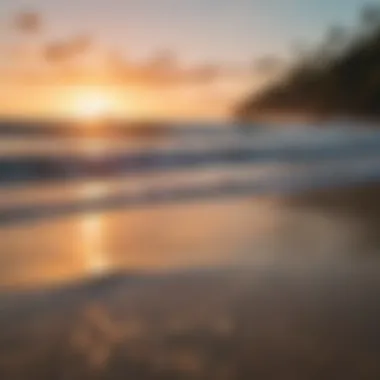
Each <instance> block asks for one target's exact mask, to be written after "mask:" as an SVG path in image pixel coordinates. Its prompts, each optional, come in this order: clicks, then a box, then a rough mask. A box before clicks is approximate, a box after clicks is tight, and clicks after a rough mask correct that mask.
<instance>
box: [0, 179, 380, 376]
mask: <svg viewBox="0 0 380 380" xmlns="http://www.w3.org/2000/svg"><path fill="white" fill-rule="evenodd" d="M375 189H376V187H368V188H367V189H364V188H362V189H346V190H341V189H340V190H337V191H335V192H334V191H330V192H316V193H314V194H311V193H309V194H307V195H305V196H300V197H298V198H294V199H293V198H292V199H286V200H285V199H273V198H272V199H270V198H261V199H260V198H252V199H248V200H239V201H230V202H225V203H216V202H215V203H204V204H199V203H194V204H188V205H181V206H180V205H176V206H174V205H173V206H170V207H167V206H165V207H157V208H149V209H142V210H130V211H128V212H125V211H123V210H119V211H118V212H111V213H104V214H92V215H84V216H82V217H75V218H67V219H65V220H60V221H55V222H53V223H49V222H46V223H42V224H37V225H33V226H27V227H25V226H24V227H17V228H15V227H12V228H10V229H7V230H3V231H1V240H0V242H1V245H2V250H1V251H2V252H7V253H10V254H9V255H5V254H3V255H2V256H1V260H2V264H3V265H2V266H1V270H4V274H5V273H9V274H12V275H13V277H11V276H10V275H9V276H8V277H4V276H3V279H5V280H4V281H8V282H9V283H11V282H12V281H13V284H17V283H18V284H20V279H21V278H22V279H23V280H24V285H26V284H29V285H30V284H33V285H34V287H33V289H32V290H31V288H29V289H28V287H24V290H21V289H20V290H18V291H8V292H6V291H3V292H1V293H0V307H1V311H2V312H1V313H0V326H1V332H0V378H1V379H5V380H14V379H19V380H24V379H25V380H50V379H52V380H53V379H70V380H72V379H73V380H83V379H86V380H88V379H89V380H92V379H94V380H95V379H96V380H98V379H102V380H103V379H104V380H114V379H125V378H133V379H141V380H163V379H165V380H167V379H187V380H188V379H203V380H204V379H215V380H216V379H218V380H220V379H236V380H250V379H255V378H259V379H261V378H262V379H271V378H285V379H287V378H289V379H320V378H323V379H327V380H330V379H331V380H336V379H345V380H356V379H371V380H372V379H373V380H378V379H379V377H380V365H379V362H378V356H379V350H380V347H379V342H380V329H379V328H378V320H379V318H380V311H379V308H378V306H377V305H378V299H379V297H380V280H379V276H378V274H379V273H380V262H379V258H378V256H377V255H373V254H372V255H370V254H369V253H374V252H377V251H378V249H379V244H378V240H377V239H369V237H370V236H371V233H370V231H372V230H373V229H375V228H376V227H375V226H376V223H375V222H374V221H376V220H378V219H377V218H378V217H379V216H380V213H379V212H378V211H379V208H378V205H379V202H378V201H377V197H374V195H375V194H376V190H375ZM83 191H84V192H86V194H87V195H98V194H102V192H103V191H104V188H103V187H102V186H99V185H91V186H88V187H85V188H83ZM371 194H372V195H371ZM358 197H359V199H358ZM370 197H371V202H370V201H369V200H367V198H370ZM360 202H363V203H362V206H360V204H361V203H360ZM367 203H368V204H369V203H371V204H372V207H371V208H368V209H367V210H366V204H367ZM16 237H17V238H16ZM74 242H75V243H74ZM19 252H23V255H22V256H21V255H20V254H19ZM52 252H53V253H54V254H52ZM366 253H368V254H367V255H366ZM205 269H207V270H205ZM143 272H145V273H143ZM100 274H102V276H99V275H100ZM28 276H29V277H28ZM74 277H76V278H77V280H75V281H73V278H74ZM84 277H86V279H84ZM78 278H82V279H81V280H78ZM25 279H28V281H27V280H25ZM53 280H54V281H61V282H66V285H61V286H58V287H50V286H49V285H48V284H49V283H51V282H52V281H53ZM36 284H40V285H41V284H45V286H44V287H42V288H41V287H37V288H36V287H35V285H36ZM9 342H11V344H9Z"/></svg>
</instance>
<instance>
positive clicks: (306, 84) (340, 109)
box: [236, 5, 380, 120]
mask: <svg viewBox="0 0 380 380" xmlns="http://www.w3.org/2000/svg"><path fill="white" fill-rule="evenodd" d="M236 115H237V117H238V118H239V119H242V120H254V119H259V118H261V117H267V116H269V117H270V116H272V115H280V116H293V115H294V116H312V117H316V118H321V119H328V118H332V117H347V116H349V117H356V118H375V119H377V118H378V117H379V116H380V6H378V5H376V6H375V5H373V6H367V7H365V8H363V10H362V14H361V17H360V24H359V26H358V27H357V28H355V29H354V30H347V29H345V28H342V27H333V28H331V29H330V30H329V31H328V33H327V36H326V39H325V40H324V41H323V43H322V44H321V45H320V46H318V47H317V48H314V49H313V50H312V51H310V50H309V51H308V52H302V53H301V52H299V56H298V57H297V59H296V63H295V64H293V65H292V67H291V68H290V69H289V70H287V71H286V74H285V75H284V76H283V77H282V78H281V79H279V80H276V81H275V82H274V83H272V84H271V85H269V86H268V87H266V88H264V89H263V90H262V91H261V92H259V93H256V94H254V95H251V96H250V97H249V98H248V99H245V101H243V102H242V103H241V104H239V105H238V107H237V109H236Z"/></svg>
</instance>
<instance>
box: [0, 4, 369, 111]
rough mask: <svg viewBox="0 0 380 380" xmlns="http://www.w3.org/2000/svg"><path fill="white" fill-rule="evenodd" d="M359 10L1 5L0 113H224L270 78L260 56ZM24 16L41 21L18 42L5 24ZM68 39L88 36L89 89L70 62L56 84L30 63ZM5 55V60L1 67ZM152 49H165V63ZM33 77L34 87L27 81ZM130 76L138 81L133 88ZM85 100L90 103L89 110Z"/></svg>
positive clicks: (349, 20) (46, 70)
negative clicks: (165, 71)
mask: <svg viewBox="0 0 380 380" xmlns="http://www.w3.org/2000/svg"><path fill="white" fill-rule="evenodd" d="M366 3H368V1H364V0H80V1H79V0H65V1H55V0H34V1H33V0H29V1H27V0H24V1H22V0H1V2H0V30H1V32H0V36H1V37H0V43H1V47H2V50H1V51H0V54H1V53H2V55H3V58H2V59H1V61H0V62H1V70H2V72H1V73H0V75H1V78H2V82H3V86H2V88H1V89H0V113H2V114H12V115H14V114H16V115H17V114H21V115H29V114H30V115H54V114H58V115H68V116H75V114H80V113H81V110H80V109H79V108H80V107H88V109H89V110H90V111H91V110H92V109H93V108H95V106H96V104H99V106H100V108H99V113H100V111H101V109H103V108H104V110H103V111H104V113H106V111H109V113H110V114H117V115H119V114H120V115H123V116H130V115H133V116H134V115H137V116H141V115H144V114H146V115H148V116H149V114H151V116H168V117H170V116H173V115H174V116H178V117H185V118H188V117H196V118H197V117H199V118H202V117H215V116H216V117H218V116H225V115H227V114H228V112H229V111H230V108H231V106H232V105H233V103H234V102H236V101H237V100H238V99H240V98H241V97H242V96H243V95H244V94H246V93H247V92H249V91H251V90H252V89H254V88H257V87H259V86H261V85H262V84H263V83H265V81H266V80H268V77H267V76H268V75H267V74H268V73H266V74H263V73H261V72H258V71H257V72H254V70H253V68H254V62H257V61H259V60H260V59H263V58H266V57H276V58H279V59H280V60H283V61H285V62H286V60H288V59H289V57H291V56H292V48H294V46H296V45H299V44H301V45H302V44H303V43H306V44H307V45H313V43H317V42H318V41H320V40H321V39H322V38H323V36H324V34H325V33H326V30H328V28H329V27H330V26H332V25H337V24H338V25H343V26H347V27H353V26H354V25H355V23H357V16H358V12H359V10H360V8H361V7H362V6H363V5H365V4H366ZM28 10H31V11H35V12H38V13H39V14H40V16H41V20H42V27H41V32H40V34H38V35H36V36H29V38H27V41H26V42H25V41H24V42H23V44H24V45H22V44H21V45H20V41H19V40H20V36H17V33H16V35H14V34H15V33H14V31H12V20H13V18H14V17H15V15H16V14H17V13H18V12H20V11H28ZM76 36H86V37H87V36H88V39H89V40H90V45H91V49H89V50H91V52H86V54H87V55H88V56H89V57H87V58H86V59H87V61H86V62H87V63H86V65H87V64H88V62H90V65H89V66H86V65H85V66H83V65H84V63H83V59H82V61H81V63H80V64H81V65H82V66H81V67H82V71H83V70H84V71H85V72H86V75H87V76H91V78H92V80H91V84H89V83H87V82H86V83H84V82H83V75H82V76H81V79H78V75H77V74H75V75H74V74H73V63H72V62H71V63H70V67H68V64H67V63H65V65H64V67H63V68H62V65H61V66H60V69H59V70H60V75H61V76H62V77H63V78H64V80H62V78H61V79H60V80H57V73H56V72H57V70H56V69H54V70H55V72H54V73H53V74H52V68H51V67H50V66H49V65H48V64H46V62H44V63H42V61H40V60H39V59H40V58H41V57H39V58H38V57H37V58H38V59H37V58H36V55H38V54H39V53H40V52H41V51H42V50H41V46H45V47H46V46H47V47H46V48H44V49H45V50H44V51H50V50H51V49H50V50H47V49H48V48H49V46H50V47H51V46H57V42H58V43H62V41H71V42H72V41H77V40H78V39H77V40H75V38H76ZM32 37H33V38H32ZM55 41H57V42H55ZM71 42H70V43H71ZM54 43H55V45H54ZM33 44H35V45H36V46H39V47H38V49H37V48H35V47H33V46H34V45H33ZM49 44H50V45H49ZM10 46H11V47H12V49H13V50H12V49H11V48H10ZM20 46H22V49H21V48H20ZM17 49H18V50H17ZM33 49H34V50H33ZM11 50H12V54H13V55H12V59H13V62H12V63H11V64H10V65H9V62H8V65H7V64H6V59H7V58H8V57H7V54H9V51H11ZM14 51H16V52H17V54H14ZM160 51H162V52H165V51H169V58H170V59H169V61H168V56H167V55H165V54H164V55H163V53H158V52H160ZM20 52H21V53H20ZM15 55H16V56H17V57H18V58H17V59H18V61H17V59H16V58H15ZM111 58H112V62H113V64H112V65H113V66H112V73H111V74H110V70H109V64H107V65H108V66H107V68H108V69H107V70H108V71H107V70H105V69H104V62H105V61H107V62H109V61H110V60H111ZM26 62H27V65H28V66H29V67H30V68H32V67H34V68H33V70H34V71H33V70H32V74H33V75H31V74H30V73H29V74H28V75H27V76H26V77H27V78H28V79H25V78H26V77H25V78H24V76H23V75H26V74H25V73H23V74H22V75H21V74H20V73H21V71H20V72H17V70H16V68H18V66H20V65H21V66H25V63H26ZM163 62H164V63H165V62H166V64H167V65H169V64H170V65H171V67H170V70H169V69H168V70H169V72H170V73H169V74H170V75H169V76H170V78H171V79H170V80H169V81H168V80H167V78H166V76H165V78H166V79H163V80H161V79H162V78H161V77H162V74H160V75H159V76H157V75H156V74H157V71H158V69H162V67H158V65H159V64H161V65H162V64H163ZM168 62H169V63H168ZM173 62H174V63H173ZM61 63H62V62H61ZM210 65H212V68H213V69H212V70H213V71H211V74H210V70H208V67H209V66H210ZM172 66H175V67H174V68H173V67H172ZM83 67H85V69H83ZM90 67H91V68H90ZM147 67H148V69H147ZM24 68H25V67H24ZM136 68H138V70H137V69H136ZM140 68H142V69H141V70H140ZM149 70H150V71H149ZM105 71H107V73H106V74H105V73H104V72H105ZM63 72H64V74H62V73H63ZM216 72H217V75H216V77H217V78H216V80H213V81H212V83H209V82H208V81H207V80H204V77H206V79H207V78H208V77H209V76H210V75H214V74H215V73H216ZM90 73H92V74H91V75H90ZM131 73H133V74H131ZM136 73H137V74H136ZM127 74H128V75H127ZM165 75H166V74H165ZM31 77H33V78H34V79H35V80H34V81H30V78H31ZM111 77H112V78H111ZM131 77H133V78H135V77H136V78H137V77H138V78H139V79H138V80H137V79H136V80H132V81H131ZM94 78H95V80H94ZM157 78H159V79H160V80H159V82H160V83H158V84H157V83H156V82H157ZM173 78H175V79H173ZM200 78H201V79H200ZM202 78H203V79H202ZM5 79H6V80H5ZM16 82H17V83H16ZM153 82H154V83H153ZM167 82H170V86H167V84H168V83H167ZM173 82H174V86H173ZM152 84H154V85H152ZM164 85H165V86H164ZM84 86H87V88H85V87H84ZM94 88H95V89H94ZM78 89H79V90H78ZM92 89H94V90H92ZM86 97H87V98H86ZM102 97H103V99H100V98H102ZM86 99H88V100H86ZM92 99H95V103H96V104H95V106H94V104H92V105H91V104H89V103H91V101H92ZM86 102H87V104H86ZM107 104H108V105H107ZM168 104H170V106H168ZM107 107H108V109H107ZM84 111H85V110H84ZM94 111H96V110H94ZM83 113H86V112H83Z"/></svg>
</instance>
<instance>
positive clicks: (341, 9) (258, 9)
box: [0, 0, 368, 62]
mask: <svg viewBox="0 0 380 380" xmlns="http://www.w3.org/2000/svg"><path fill="white" fill-rule="evenodd" d="M366 3H368V1H365V0H65V1H61V0H60V1H58V0H34V1H33V0H29V1H27V0H1V2H0V15H1V16H2V18H3V19H4V18H7V17H8V16H9V15H12V14H13V13H14V12H16V11H17V10H20V9H33V10H38V11H40V12H41V13H42V14H43V15H46V18H47V19H48V20H50V25H49V27H50V29H51V30H52V31H53V32H54V33H56V34H57V35H65V34H67V33H70V32H72V30H79V31H82V32H85V33H89V34H92V35H94V36H95V37H96V38H99V39H102V40H106V41H107V42H108V43H110V44H111V45H114V46H116V47H118V48H119V47H120V48H122V49H123V50H124V51H125V54H138V55H144V54H149V53H150V52H151V51H152V50H157V49H161V48H170V49H174V50H176V51H178V52H179V54H180V55H181V56H183V57H184V58H185V59H189V60H223V61H232V62H235V61H241V60H245V59H248V58H251V57H253V58H254V57H255V56H261V55H264V54H267V53H275V54H283V53H286V51H287V49H289V47H290V46H291V45H292V44H294V43H299V42H309V41H314V40H318V38H320V36H322V35H323V33H324V32H325V31H326V29H327V28H328V27H329V26H331V25H335V24H337V23H338V24H342V25H352V24H353V23H354V22H355V20H356V19H357V14H358V10H359V9H360V8H361V6H363V5H364V4H366Z"/></svg>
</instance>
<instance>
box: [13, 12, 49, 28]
mask: <svg viewBox="0 0 380 380" xmlns="http://www.w3.org/2000/svg"><path fill="white" fill-rule="evenodd" d="M13 24H14V27H15V28H16V29H17V30H18V31H20V32H24V33H38V32H40V31H41V30H42V28H43V20H42V17H41V15H40V14H39V13H38V12H34V11H22V12H19V13H18V14H16V15H15V17H14V20H13Z"/></svg>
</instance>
